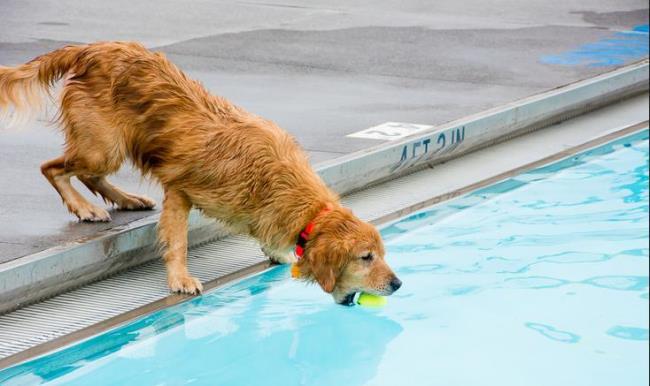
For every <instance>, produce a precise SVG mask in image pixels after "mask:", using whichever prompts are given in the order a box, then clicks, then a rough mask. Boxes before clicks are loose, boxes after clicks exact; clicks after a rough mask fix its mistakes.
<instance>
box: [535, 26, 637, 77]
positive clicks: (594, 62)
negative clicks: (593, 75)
mask: <svg viewBox="0 0 650 386" xmlns="http://www.w3.org/2000/svg"><path fill="white" fill-rule="evenodd" d="M647 56H648V24H644V25H638V26H636V27H634V28H633V29H631V30H629V31H622V32H616V33H613V34H612V35H611V36H609V37H607V38H604V39H601V40H599V41H597V42H593V43H588V44H584V45H582V46H580V47H578V48H576V49H575V50H571V51H567V52H563V53H561V54H558V55H547V56H543V57H542V58H541V61H542V63H547V64H559V65H564V66H578V65H580V66H589V67H606V66H620V65H622V64H625V63H628V62H631V61H634V60H639V59H642V58H644V57H647Z"/></svg>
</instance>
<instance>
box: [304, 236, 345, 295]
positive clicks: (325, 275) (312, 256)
mask: <svg viewBox="0 0 650 386" xmlns="http://www.w3.org/2000/svg"><path fill="white" fill-rule="evenodd" d="M307 251H308V254H307V256H306V257H307V260H308V263H309V264H308V265H309V272H310V276H311V278H312V279H313V280H314V281H316V282H317V283H318V284H319V285H320V286H321V288H322V289H323V291H325V292H327V293H332V292H333V291H334V287H336V279H337V277H338V276H339V273H340V271H341V265H342V264H341V261H340V258H339V253H338V250H337V248H336V243H332V242H328V241H327V240H324V239H319V240H318V242H316V243H314V244H313V245H310V246H308V248H307Z"/></svg>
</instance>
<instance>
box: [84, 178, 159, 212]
mask: <svg viewBox="0 0 650 386" xmlns="http://www.w3.org/2000/svg"><path fill="white" fill-rule="evenodd" d="M77 178H79V181H81V182H83V184H84V185H86V187H87V188H88V189H89V190H90V191H91V192H93V193H99V194H100V195H101V196H102V197H103V198H104V200H105V201H107V202H110V203H112V204H115V205H116V206H117V209H119V210H148V209H153V207H154V206H156V202H155V201H154V200H152V199H150V198H148V197H145V196H139V195H136V194H133V193H127V192H125V191H123V190H122V189H120V188H118V187H117V186H115V185H113V184H111V183H110V182H109V181H108V180H107V179H106V177H104V176H82V175H80V176H77Z"/></svg>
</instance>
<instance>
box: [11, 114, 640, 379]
mask: <svg viewBox="0 0 650 386" xmlns="http://www.w3.org/2000/svg"><path fill="white" fill-rule="evenodd" d="M648 125H649V122H648V121H647V120H646V121H644V122H639V123H637V124H633V125H629V126H626V127H623V128H618V129H616V130H614V131H610V132H608V133H606V134H603V135H600V136H598V137H595V138H592V139H590V140H588V141H586V142H583V143H581V144H579V145H576V146H572V147H569V148H566V149H563V150H561V151H559V152H556V153H554V154H552V155H550V156H547V157H543V158H540V159H538V160H535V161H532V162H528V163H526V164H524V165H521V166H518V167H515V168H513V169H510V170H507V171H505V172H502V173H499V174H497V175H494V176H491V177H488V178H486V179H483V180H481V181H477V182H475V183H472V184H469V185H465V186H463V187H461V188H459V189H455V190H453V191H450V192H445V193H443V194H440V195H437V196H434V197H431V198H430V199H428V200H425V201H420V202H418V203H415V204H412V205H410V206H408V207H404V208H402V209H400V210H397V211H394V212H392V213H390V214H387V215H384V216H381V217H378V218H374V219H372V220H371V222H372V223H373V224H375V225H381V224H386V223H390V222H393V221H396V220H398V219H400V218H403V217H406V216H408V215H410V214H412V213H414V212H417V211H418V210H421V209H424V208H426V207H430V206H432V205H435V204H438V203H441V202H444V201H448V200H451V199H453V198H456V197H458V196H461V195H463V194H466V193H469V192H471V191H475V190H477V189H481V188H485V187H487V186H491V185H494V184H496V183H498V182H500V181H503V180H506V179H508V178H511V177H513V176H516V175H518V174H521V173H522V172H525V171H528V170H532V169H536V168H539V167H541V166H544V165H548V164H552V163H556V162H560V161H561V160H563V159H567V158H569V157H572V156H574V155H576V154H580V153H584V152H587V151H589V150H591V149H594V148H597V147H599V146H602V145H604V144H606V143H608V142H611V141H614V140H616V139H620V138H624V137H627V136H632V135H634V134H637V133H641V132H643V131H647V130H648ZM272 266H273V265H272V264H271V263H270V262H269V261H264V262H261V263H257V264H253V265H250V266H248V267H246V268H243V269H241V270H238V271H236V272H233V273H231V274H228V275H224V276H221V277H218V278H216V279H214V280H210V281H208V282H207V283H205V284H204V288H205V290H206V291H209V290H212V289H215V288H219V287H222V286H225V285H227V284H232V283H233V282H234V281H236V280H239V279H243V278H246V277H249V276H251V275H254V274H258V273H261V272H263V271H265V270H267V269H268V268H270V267H272ZM192 298H193V296H188V295H169V296H167V297H165V298H162V299H159V300H157V301H154V302H152V303H148V304H146V305H144V306H141V307H138V308H136V309H133V310H131V311H128V312H125V313H122V314H119V315H117V316H114V317H111V318H108V319H105V320H103V321H101V322H99V323H96V324H93V325H90V326H88V327H85V328H82V329H80V330H77V331H75V332H72V333H70V334H67V335H63V336H60V337H58V338H55V339H52V340H50V341H47V342H45V343H42V344H39V345H37V346H33V347H31V348H29V349H26V350H24V351H21V352H18V353H16V354H13V355H10V356H8V357H5V358H2V359H0V370H2V369H5V368H8V367H11V366H14V365H17V364H20V363H22V362H26V361H28V360H32V359H35V358H36V357H39V356H42V355H45V354H48V353H51V352H53V351H55V350H58V349H61V348H63V347H65V346H68V345H71V344H78V343H80V342H81V341H84V340H87V339H90V338H92V337H94V336H96V335H98V334H101V333H103V332H105V331H107V330H109V329H112V328H117V327H119V326H121V325H124V324H127V323H130V322H132V321H133V320H135V319H137V318H139V317H142V316H144V315H146V314H150V313H152V312H156V311H159V310H162V309H164V308H167V307H170V306H173V305H176V304H179V303H182V302H185V301H188V300H189V299H192Z"/></svg>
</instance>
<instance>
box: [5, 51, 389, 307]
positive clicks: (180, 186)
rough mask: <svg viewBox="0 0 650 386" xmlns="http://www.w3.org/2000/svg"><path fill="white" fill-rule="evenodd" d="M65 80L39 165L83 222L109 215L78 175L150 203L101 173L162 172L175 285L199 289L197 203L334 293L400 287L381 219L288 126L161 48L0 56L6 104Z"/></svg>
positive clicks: (36, 96)
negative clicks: (191, 242)
mask: <svg viewBox="0 0 650 386" xmlns="http://www.w3.org/2000/svg"><path fill="white" fill-rule="evenodd" d="M59 79H64V83H63V87H62V90H61V95H60V109H59V115H58V122H59V124H60V126H61V127H62V131H63V133H64V135H65V150H64V154H63V155H62V156H60V157H58V158H56V159H53V160H50V161H47V162H45V163H44V164H43V165H42V166H41V172H42V173H43V175H44V176H45V178H47V180H48V181H49V182H50V183H51V184H52V186H53V187H54V189H56V191H57V192H58V193H59V195H61V198H62V199H63V202H64V203H65V205H66V206H67V208H68V210H69V211H70V212H72V213H73V214H74V215H76V216H77V217H78V218H79V220H80V221H109V220H110V216H109V213H108V212H107V211H106V210H104V209H102V208H99V207H97V206H94V205H92V204H91V203H89V202H88V201H87V200H86V199H85V198H84V197H83V196H82V195H81V194H80V193H79V192H78V191H76V190H75V189H74V187H73V186H72V185H71V184H70V179H71V178H72V177H77V178H78V179H79V180H80V181H81V182H82V183H83V184H84V185H85V186H86V187H88V189H89V190H90V191H91V192H93V193H95V194H99V195H101V197H103V198H104V200H106V201H107V202H109V203H112V204H113V205H115V207H116V208H117V209H118V210H138V209H151V208H153V207H154V205H155V203H154V202H153V201H152V200H151V199H149V198H147V197H143V196H139V195H136V194H133V193H127V192H125V191H123V190H121V189H120V188H118V187H116V186H114V185H113V184H111V183H110V182H109V181H108V180H107V179H106V177H107V176H108V175H110V174H111V173H114V172H116V171H117V170H118V168H119V167H120V165H121V164H122V163H123V162H124V161H125V160H126V159H129V160H130V161H131V162H132V163H133V164H134V165H135V166H136V167H137V168H138V169H139V170H141V171H142V173H143V174H144V175H146V176H152V177H153V178H154V179H155V180H157V181H158V182H160V184H161V185H162V187H163V190H164V200H163V204H162V213H161V216H160V223H159V226H158V238H159V242H160V244H161V246H162V247H163V248H164V249H163V250H162V251H163V253H162V254H163V258H164V261H165V264H166V268H167V281H168V284H169V288H170V289H171V291H173V292H180V293H187V294H197V293H199V292H201V290H202V286H201V283H200V282H199V281H198V280H197V279H196V278H194V277H192V276H190V274H189V272H188V270H187V265H186V256H187V226H188V214H189V212H190V209H192V208H197V209H199V210H201V211H202V212H203V213H204V214H205V215H206V216H208V217H212V218H216V219H218V220H220V221H222V222H223V223H225V224H226V225H227V226H229V227H230V228H232V229H233V230H234V231H236V232H239V233H245V234H248V235H250V236H252V237H254V238H255V239H257V240H258V241H259V242H260V244H261V245H262V249H263V251H264V252H265V254H267V256H268V257H269V258H270V259H271V260H273V261H276V262H281V263H288V262H295V264H296V265H295V267H296V268H297V270H298V271H299V272H300V277H301V278H303V279H305V280H307V281H313V282H317V283H318V284H319V285H320V286H321V287H322V289H323V290H324V291H325V292H327V293H330V294H332V296H333V297H334V299H335V301H336V302H338V303H342V304H348V303H350V302H351V299H352V296H354V294H355V293H356V292H359V291H365V292H369V293H373V294H377V295H390V294H392V293H393V292H394V291H396V290H397V289H398V288H399V287H400V285H401V282H400V280H399V279H398V278H397V277H396V276H395V274H394V273H393V271H392V270H391V269H390V268H389V267H388V265H387V264H386V262H385V260H384V247H383V244H382V240H381V237H380V235H379V233H378V232H377V230H376V229H375V228H374V227H373V226H372V225H370V224H368V223H366V222H364V221H361V220H360V219H358V218H357V217H355V216H354V215H353V214H352V212H351V211H350V210H348V209H346V208H343V207H342V206H341V204H340V202H339V198H338V196H337V195H336V194H335V193H334V192H332V191H331V190H330V189H328V187H327V186H326V185H325V184H324V183H323V181H322V180H321V179H320V178H319V176H318V175H317V174H316V173H315V172H314V171H313V169H312V168H311V167H310V164H309V162H308V159H307V156H306V155H305V153H304V152H303V151H302V150H301V148H300V147H299V145H298V144H297V143H296V140H295V139H294V138H293V137H292V136H291V135H289V134H288V133H286V132H285V131H284V130H282V129H280V128H279V127H278V126H276V125H275V124H274V123H273V122H271V121H269V120H266V119H263V118H260V117H258V116H256V115H253V114H250V113H248V112H246V111H245V110H243V109H242V108H240V107H237V106H235V105H233V104H231V103H229V102H228V101H227V100H226V99H224V98H221V97H218V96H214V95H211V94H210V93H209V92H208V91H207V90H206V89H205V88H204V87H203V86H202V85H201V84H200V83H198V82H196V81H194V80H191V79H189V78H188V77H187V76H185V74H184V73H183V72H182V71H181V70H180V69H178V68H177V67H176V66H175V65H174V64H172V63H171V62H170V61H168V60H167V59H166V58H165V56H164V55H163V54H161V53H157V52H151V51H149V50H147V49H146V48H144V47H143V46H142V45H140V44H138V43H132V42H100V43H94V44H87V45H74V46H67V47H64V48H61V49H58V50H56V51H53V52H50V53H48V54H44V55H41V56H39V57H37V58H35V59H33V60H32V61H30V62H29V63H26V64H23V65H20V66H17V67H0V111H3V112H5V113H7V112H11V113H12V114H17V113H20V112H24V111H26V110H34V109H36V107H37V106H38V105H39V101H40V100H41V99H42V96H43V93H48V92H49V90H50V88H51V87H52V86H53V84H54V83H55V82H56V81H57V80H59ZM307 227H308V228H309V229H308V230H307V229H306V228H307ZM300 235H303V236H306V237H303V236H300ZM301 239H302V240H301ZM299 241H302V242H299ZM297 242H299V244H300V245H299V246H298V247H297V248H299V249H300V251H301V253H300V254H301V255H302V257H301V258H299V259H297V261H296V257H295V256H294V249H296V243H297Z"/></svg>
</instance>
